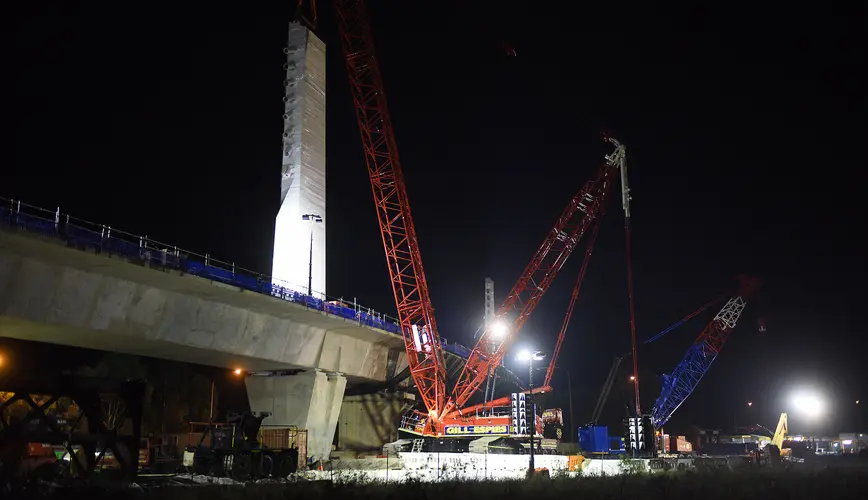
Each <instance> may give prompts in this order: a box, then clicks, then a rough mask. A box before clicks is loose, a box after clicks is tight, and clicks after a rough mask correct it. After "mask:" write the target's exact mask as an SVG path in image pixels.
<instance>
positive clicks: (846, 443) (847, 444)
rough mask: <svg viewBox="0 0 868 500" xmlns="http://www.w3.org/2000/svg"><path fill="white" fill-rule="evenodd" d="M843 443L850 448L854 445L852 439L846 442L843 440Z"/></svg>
mask: <svg viewBox="0 0 868 500" xmlns="http://www.w3.org/2000/svg"><path fill="white" fill-rule="evenodd" d="M841 442H842V443H844V446H850V445H851V444H853V440H852V439H845V440H843V441H841Z"/></svg>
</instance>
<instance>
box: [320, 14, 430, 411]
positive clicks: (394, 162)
mask: <svg viewBox="0 0 868 500" xmlns="http://www.w3.org/2000/svg"><path fill="white" fill-rule="evenodd" d="M334 5H335V13H336V17H337V21H338V30H339V33H340V38H341V46H342V48H343V52H344V60H345V62H346V67H347V75H348V76H349V79H350V91H351V92H352V96H353V101H354V103H355V108H356V117H357V118H358V121H359V132H360V133H361V136H362V146H363V148H364V150H365V161H366V162H367V166H368V175H369V177H370V179H371V188H372V190H373V193H374V204H375V205H376V208H377V219H378V220H379V223H380V233H381V234H382V237H383V247H384V249H385V251H386V261H387V263H388V268H389V275H390V277H391V280H392V290H393V292H394V294H395V305H396V308H397V311H398V322H399V325H400V327H401V332H402V334H403V337H404V347H405V349H406V351H407V362H408V364H409V366H410V373H411V374H412V377H413V382H414V383H415V384H416V389H417V390H418V391H419V395H420V397H421V398H422V402H423V403H424V404H425V408H426V409H427V410H428V413H429V415H431V416H433V417H436V415H437V414H438V410H439V409H441V408H443V406H444V402H445V397H446V369H445V363H444V360H443V354H442V351H441V348H440V336H439V333H438V331H437V323H436V322H435V321H434V306H433V305H431V296H430V295H429V294H428V284H427V282H426V281H425V271H424V269H423V267H422V255H421V254H420V253H419V242H418V241H417V239H416V229H415V227H414V225H413V217H412V215H411V213H410V203H409V201H408V199H407V188H406V186H405V185H404V175H403V172H402V170H401V160H400V157H399V156H398V146H397V144H396V142H395V132H394V129H393V128H392V120H391V117H390V115H389V107H388V105H387V103H386V94H385V91H384V87H383V77H382V75H381V74H380V66H379V64H378V63H377V56H376V52H375V50H374V40H373V37H372V34H371V25H370V21H369V19H368V12H367V9H366V8H365V3H364V2H363V1H362V0H335V2H334ZM432 423H433V422H432Z"/></svg>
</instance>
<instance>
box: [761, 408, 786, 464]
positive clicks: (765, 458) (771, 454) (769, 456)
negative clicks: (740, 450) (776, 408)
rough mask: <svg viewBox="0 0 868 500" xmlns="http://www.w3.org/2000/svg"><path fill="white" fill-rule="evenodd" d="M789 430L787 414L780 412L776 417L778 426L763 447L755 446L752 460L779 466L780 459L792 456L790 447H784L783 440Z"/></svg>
mask: <svg viewBox="0 0 868 500" xmlns="http://www.w3.org/2000/svg"><path fill="white" fill-rule="evenodd" d="M788 432H789V426H788V425H787V414H786V413H781V417H780V418H779V419H778V426H777V427H776V428H775V434H774V436H772V440H771V442H770V443H769V444H767V445H766V446H765V447H764V448H757V449H756V451H754V460H755V461H756V462H757V463H758V464H768V465H771V466H772V467H777V466H780V464H781V460H782V459H786V458H789V457H791V456H792V454H793V450H792V449H791V448H784V440H785V439H786V437H787V433H788Z"/></svg>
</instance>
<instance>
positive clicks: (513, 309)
mask: <svg viewBox="0 0 868 500" xmlns="http://www.w3.org/2000/svg"><path fill="white" fill-rule="evenodd" d="M303 3H304V2H303V0H299V6H300V7H301V6H302V4H303ZM334 5H335V12H336V18H337V24H338V30H339V34H340V39H341V46H342V49H343V54H344V60H345V63H346V68H347V75H348V77H349V81H350V90H351V93H352V96H353V101H354V104H355V108H356V117H357V119H358V123H359V132H360V134H361V139H362V145H363V148H364V151H365V160H366V163H367V168H368V174H369V177H370V181H371V188H372V191H373V195H374V204H375V206H376V210H377V218H378V221H379V224H380V232H381V235H382V239H383V247H384V250H385V254H386V261H387V264H388V269H389V274H390V278H391V282H392V289H393V292H394V296H395V305H396V309H397V315H398V321H399V324H400V328H401V332H402V335H403V339H404V346H405V349H406V352H407V361H408V365H409V368H410V373H411V376H412V378H413V382H414V383H415V385H416V388H417V390H418V391H419V394H420V397H421V400H422V402H423V404H424V405H425V408H426V410H427V413H426V414H425V415H424V418H423V419H422V424H421V425H420V427H419V428H418V429H417V430H418V431H420V432H421V433H423V434H426V435H431V434H434V435H442V434H443V421H444V419H445V418H447V417H453V419H454V418H455V417H456V416H459V415H461V414H462V413H463V414H465V415H466V410H467V409H464V411H462V406H463V405H464V404H465V403H467V401H468V400H469V399H470V397H471V396H472V395H473V394H475V393H476V392H477V391H479V390H480V388H481V385H482V383H483V382H484V380H485V378H486V376H487V375H488V374H489V372H490V369H491V368H493V367H495V366H497V364H498V363H499V362H500V360H501V359H502V358H503V355H504V353H505V351H506V349H507V348H508V347H509V346H510V345H511V344H512V342H513V341H514V340H515V338H516V334H517V333H518V332H519V331H520V330H521V328H522V326H523V325H524V324H525V322H526V321H527V319H528V318H529V317H530V315H531V313H532V312H533V310H534V308H535V307H536V305H537V303H538V302H539V300H540V299H541V298H542V296H543V295H544V294H545V292H546V291H547V290H548V288H549V286H550V285H551V282H552V281H553V280H554V278H555V276H557V274H558V272H559V271H560V269H561V268H562V267H563V265H564V264H565V263H566V260H567V258H568V257H569V256H570V254H571V253H572V251H573V249H574V248H575V247H576V246H577V245H578V244H579V242H580V241H581V240H582V238H583V236H584V235H585V233H586V232H587V230H588V229H589V228H590V227H591V225H592V224H593V223H594V221H595V220H597V218H598V217H599V215H600V214H601V213H602V206H603V204H604V202H605V200H606V197H607V196H608V193H609V191H610V189H609V187H610V185H611V184H612V182H613V176H614V171H615V170H617V169H618V168H621V169H623V163H622V162H620V163H619V161H620V160H619V158H623V156H624V148H623V146H621V145H620V144H618V143H617V142H616V141H611V140H610V142H612V143H613V145H615V147H616V149H615V152H614V153H612V154H611V155H609V156H607V161H606V163H605V164H604V165H603V166H602V167H601V168H600V169H599V170H598V171H597V173H596V175H595V176H594V177H593V178H592V179H591V180H590V181H588V182H587V183H586V184H585V185H584V186H583V187H582V188H581V189H580V190H579V192H578V193H577V194H576V195H575V196H574V197H573V198H572V199H571V200H570V203H569V205H568V206H567V208H566V209H565V210H564V212H563V213H562V214H561V216H560V217H559V218H558V220H557V222H556V223H555V225H554V227H553V228H552V230H551V231H550V232H549V234H548V236H547V237H546V239H545V241H544V242H543V244H542V246H541V247H540V248H539V250H538V251H537V252H536V254H535V255H534V257H533V259H531V262H530V263H529V264H528V266H527V267H526V268H525V270H524V272H523V273H522V275H521V277H520V278H519V280H518V282H517V283H516V285H515V286H514V287H513V289H512V291H511V292H510V293H509V295H508V297H507V299H506V301H505V302H504V304H503V305H502V306H501V308H500V310H499V312H498V314H497V316H498V317H499V318H501V319H511V321H510V324H511V326H510V328H509V334H508V335H507V336H506V338H505V339H504V341H503V342H502V343H500V345H499V346H498V347H497V349H496V350H495V351H494V352H493V353H491V352H490V351H486V349H485V344H486V343H490V336H489V335H488V332H486V333H484V334H483V335H482V336H481V337H480V340H479V342H478V343H477V345H476V346H475V347H474V349H473V351H472V353H471V355H470V356H469V358H468V360H467V363H466V365H465V367H464V369H463V370H462V372H461V375H460V376H459V380H458V382H457V384H456V385H455V387H454V388H453V390H452V392H451V394H449V395H447V392H446V369H445V362H444V358H443V353H442V349H441V344H440V336H439V333H438V330H437V324H436V322H435V319H434V307H433V306H432V304H431V298H430V295H429V293H428V286H427V282H426V280H425V272H424V270H423V267H422V257H421V254H420V251H419V245H418V241H417V239H416V231H415V227H414V225H413V218H412V215H411V211H410V204H409V201H408V196H407V190H406V186H405V183H404V176H403V173H402V170H401V162H400V157H399V155H398V148H397V144H396V141H395V135H394V129H393V127H392V122H391V118H390V115H389V109H388V104H387V101H386V96H385V91H384V86H383V79H382V76H381V74H380V68H379V64H378V62H377V57H376V51H375V48H374V42H373V37H372V33H371V26H370V21H369V18H368V13H367V9H366V7H365V3H364V1H363V0H335V1H334ZM310 10H311V13H312V16H311V17H312V20H308V19H305V21H306V22H307V23H308V25H312V26H315V25H316V11H315V8H314V2H311V9H310ZM589 256H590V250H589V251H588V253H587V255H586V262H585V265H587V258H588V257H589ZM583 268H584V266H583ZM581 275H582V276H583V275H584V270H583V271H582V273H581ZM580 280H581V278H580ZM559 344H560V343H559ZM547 382H548V380H547ZM535 392H537V391H535ZM447 396H448V397H447ZM498 401H499V400H498ZM495 402H496V401H495ZM495 402H489V405H491V404H493V403H495Z"/></svg>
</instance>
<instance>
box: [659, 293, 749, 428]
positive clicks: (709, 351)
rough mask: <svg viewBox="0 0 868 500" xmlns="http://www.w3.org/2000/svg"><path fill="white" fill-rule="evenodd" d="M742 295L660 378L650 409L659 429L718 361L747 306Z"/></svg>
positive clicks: (732, 299) (714, 320)
mask: <svg viewBox="0 0 868 500" xmlns="http://www.w3.org/2000/svg"><path fill="white" fill-rule="evenodd" d="M742 295H745V294H744V293H743V294H740V295H739V296H736V297H733V298H731V299H729V301H727V303H726V304H725V305H724V306H723V308H721V310H720V312H718V313H717V316H715V317H714V319H713V320H712V321H711V323H709V324H708V326H707V327H705V330H703V331H702V333H700V334H699V337H697V338H696V341H694V342H693V345H691V346H690V349H688V350H687V354H685V355H684V359H682V360H681V362H680V363H679V364H678V366H676V367H675V370H674V371H673V372H672V373H670V374H668V375H663V390H662V391H661V392H660V397H658V398H657V401H656V402H655V403H654V407H653V408H652V409H651V418H652V419H653V422H654V426H655V427H657V428H660V427H662V426H663V425H664V424H666V422H668V421H669V419H670V418H671V417H672V414H673V413H675V410H677V409H678V407H679V406H681V405H682V404H683V403H684V401H685V400H687V398H688V396H690V394H691V393H692V392H693V390H694V389H696V386H697V385H699V381H700V380H702V377H703V376H704V375H705V373H706V372H708V369H709V368H710V367H711V363H713V362H714V360H715V359H716V358H717V355H718V354H719V353H720V350H721V349H722V348H723V344H724V343H725V342H726V340H727V339H728V338H729V335H730V333H731V332H732V329H733V328H735V324H736V322H737V321H738V318H739V316H741V312H742V311H743V310H744V307H745V305H747V303H746V302H745V300H744V299H743V298H742Z"/></svg>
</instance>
